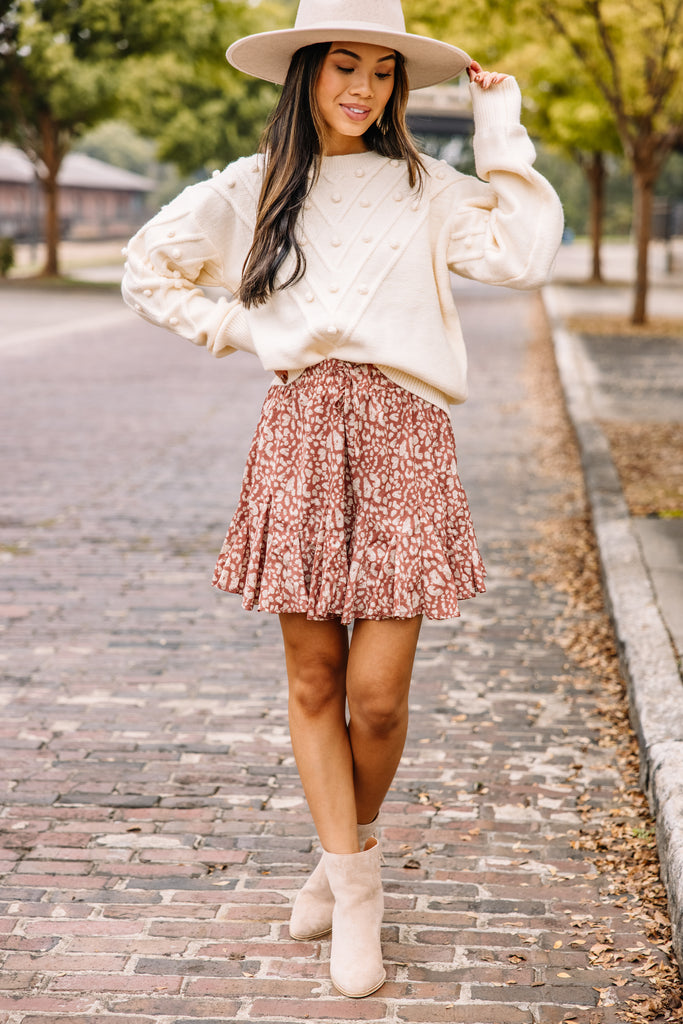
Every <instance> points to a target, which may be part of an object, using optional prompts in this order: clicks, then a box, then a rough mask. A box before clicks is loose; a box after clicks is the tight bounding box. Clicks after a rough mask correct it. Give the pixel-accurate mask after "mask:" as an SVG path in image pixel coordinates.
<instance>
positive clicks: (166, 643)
mask: <svg viewBox="0 0 683 1024" xmlns="http://www.w3.org/2000/svg"><path fill="white" fill-rule="evenodd" d="M459 290H460V294H461V309H462V313H463V320H464V325H465V329H466V335H467V337H468V339H469V348H470V355H471V364H472V369H471V387H472V394H473V397H472V399H471V400H470V402H468V403H467V405H466V406H464V407H462V408H460V409H458V410H457V411H456V413H455V423H456V434H457V437H458V442H459V450H460V453H461V454H460V458H461V462H460V468H461V474H462V477H463V481H464V483H465V486H466V488H467V489H468V492H469V494H470V499H471V504H472V507H473V512H474V517H475V523H476V524H477V527H478V533H479V537H480V541H481V544H482V548H483V551H484V555H485V558H486V560H487V563H488V568H489V573H490V575H489V589H488V593H487V594H486V595H483V596H480V597H478V598H477V599H476V600H475V601H470V602H467V603H466V604H465V605H464V608H463V617H462V619H461V620H459V621H457V622H448V623H441V624H428V625H426V626H425V628H424V631H423V639H422V644H421V648H420V652H419V655H418V658H417V662H416V667H415V675H414V683H413V691H412V719H411V728H410V734H409V739H408V744H407V748H406V754H405V757H404V760H403V763H402V766H401V768H400V770H399V774H398V776H397V779H396V782H395V786H394V788H393V790H392V792H391V793H390V796H389V800H388V802H387V805H386V814H385V830H384V845H385V857H386V864H385V868H384V878H385V883H386V892H387V913H386V917H385V927H384V933H383V938H384V949H385V956H386V961H387V971H388V982H387V984H386V985H385V986H384V987H383V988H382V989H381V990H380V991H379V992H377V993H376V994H375V995H374V996H372V997H370V998H368V999H365V1000H356V1001H352V1000H348V999H345V998H343V997H341V996H339V995H337V994H336V992H335V990H334V989H333V988H332V986H331V984H330V982H329V978H328V954H329V943H328V942H327V941H324V942H317V943H303V942H293V941H292V940H290V939H289V938H288V934H287V919H288V914H289V906H290V902H291V898H292V895H293V893H294V891H295V889H296V888H297V887H298V886H299V885H300V884H301V882H302V879H303V878H304V875H305V872H307V871H308V870H309V869H310V867H311V866H312V864H314V863H315V859H316V856H317V854H316V852H315V849H314V848H313V847H312V845H311V826H310V823H309V820H308V816H307V813H306V810H305V806H304V802H303V798H302V794H301V790H300V787H299V783H298V777H297V774H296V770H295V767H294V764H293V761H292V757H291V752H290V746H289V739H288V730H287V719H286V698H285V693H286V687H285V678H284V670H283V666H282V662H281V651H280V638H279V629H278V625H277V621H276V620H275V619H274V618H271V617H263V616H259V615H257V614H255V613H246V612H243V611H242V610H241V608H240V605H239V600H238V599H237V598H234V597H230V596H226V595H222V594H217V593H215V592H214V591H212V590H211V588H210V586H209V579H210V576H211V572H212V568H213V562H214V558H215V555H216V553H217V551H218V549H219V547H220V544H221V541H222V539H223V533H224V530H225V526H226V525H227V522H228V520H229V517H230V512H231V508H232V504H233V502H234V500H235V498H236V494H237V490H238V486H239V479H240V476H241V472H242V466H243V461H244V456H245V452H246V448H247V445H248V442H249V439H250V435H251V432H252V430H253V427H254V425H255V422H256V419H257V416H258V411H259V405H260V400H261V397H262V395H263V393H264V391H265V388H266V386H267V382H268V378H267V376H266V375H264V374H263V373H262V372H261V371H260V369H259V368H258V365H257V363H256V361H255V360H250V359H248V358H246V357H242V356H231V357H230V358H228V359H224V360H220V361H215V360H213V359H212V358H210V357H208V356H207V355H206V354H205V353H203V352H201V351H198V350H195V349H194V348H193V347H192V346H191V345H189V344H188V343H187V342H182V341H180V340H177V339H175V338H173V337H171V336H170V335H168V336H167V335H165V334H163V333H162V332H161V331H158V330H156V329H154V328H151V327H148V326H147V325H145V324H143V323H142V322H138V321H137V320H135V319H134V318H133V317H132V315H130V316H129V315H128V314H127V313H125V312H122V311H121V307H120V305H119V301H120V300H119V299H118V297H117V296H116V295H115V294H113V293H106V292H102V293H101V294H97V293H96V294H95V295H93V294H92V293H89V294H88V295H87V296H86V298H85V301H84V302H83V303H82V300H81V298H79V293H68V294H67V295H61V294H56V295H52V294H51V293H49V292H43V293H35V294H32V293H29V292H27V291H25V290H22V291H19V290H17V291H16V292H15V291H11V290H9V289H5V290H4V291H3V292H2V293H1V294H0V303H2V304H3V310H6V311H5V312H3V322H4V323H5V325H7V324H9V325H10V328H9V334H7V331H5V335H4V337H3V339H2V341H0V425H1V431H0V436H1V438H2V442H1V443H2V480H3V486H2V493H1V494H0V616H1V619H0V636H1V638H2V646H1V653H0V658H1V659H2V660H1V661H0V670H1V671H2V686H1V689H0V701H1V703H2V720H1V721H0V745H1V747H2V751H3V757H2V771H1V781H0V785H1V786H2V799H3V804H4V811H3V812H2V816H1V817H0V826H2V829H3V842H2V851H3V852H2V853H0V858H1V859H2V864H1V865H0V866H1V867H2V870H3V871H4V872H5V874H4V880H3V882H2V888H1V889H0V934H1V935H2V948H3V950H4V954H3V957H4V962H3V969H2V974H1V977H0V1020H1V1021H3V1022H7V1024H29V1022H31V1024H66V1022H67V1021H69V1022H74V1021H87V1022H93V1024H95V1022H98V1024H99V1022H111V1024H147V1022H151V1021H154V1022H156V1024H189V1022H191V1021H202V1022H204V1024H218V1022H219V1021H220V1022H229V1021H242V1020H245V1021H258V1022H260V1024H264V1022H273V1024H274V1022H276V1021H287V1022H290V1024H292V1022H301V1021H325V1022H327V1021H366V1020H386V1021H395V1022H438V1021H449V1022H454V1024H460V1022H462V1024H499V1022H500V1024H559V1022H563V1021H567V1022H570V1024H609V1022H611V1021H615V1020H617V1016H616V1013H617V1005H616V1004H617V1003H618V1002H619V1001H622V1002H623V1001H624V1000H626V999H628V998H629V997H630V996H633V995H634V994H636V993H639V992H643V993H647V992H648V991H649V989H648V987H647V982H646V981H644V980H642V979H639V977H638V976H637V975H634V974H633V967H634V966H636V964H637V963H638V957H640V960H641V961H642V959H643V956H644V955H645V954H647V953H648V952H649V951H650V949H651V948H653V947H651V943H650V940H649V938H648V936H647V935H646V934H645V931H644V929H643V927H642V926H641V925H639V924H638V921H637V918H636V919H632V916H631V914H630V907H629V902H628V900H624V899H621V900H617V897H616V896H615V895H614V894H612V893H610V891H609V887H607V886H606V885H605V884H604V882H603V880H602V879H601V877H600V876H599V875H598V873H597V872H596V870H595V868H594V864H593V861H592V859H591V855H590V854H589V853H588V852H586V851H584V850H582V849H579V848H576V846H573V845H572V843H575V841H576V838H577V835H578V830H579V828H580V827H581V814H580V807H581V801H582V800H583V799H585V794H586V793H587V792H590V793H591V796H592V799H593V801H597V802H598V803H602V804H603V805H604V806H607V807H608V806H609V805H610V804H611V803H612V802H613V801H614V800H615V794H616V792H617V791H618V788H619V786H620V777H619V773H618V771H617V769H616V767H615V763H614V760H613V754H612V752H611V751H610V749H609V748H607V747H603V746H598V745H597V743H596V737H597V728H598V718H597V703H596V702H597V699H598V698H597V695H596V694H595V693H594V692H593V690H592V688H591V687H587V686H585V685H583V686H575V685H574V682H575V680H574V679H573V678H572V674H571V672H572V670H571V668H570V666H569V663H568V662H567V661H566V655H565V653H564V651H563V649H562V647H561V646H560V644H559V643H558V638H557V629H558V627H557V620H558V616H559V615H560V613H561V612H562V610H563V608H564V603H565V598H564V597H563V596H562V594H560V593H559V592H555V591H552V590H549V589H548V588H547V587H546V588H541V587H539V586H537V585H535V584H534V583H533V582H532V581H531V576H532V574H533V573H534V571H535V568H536V562H535V559H536V555H535V554H534V551H533V546H534V545H535V544H537V543H538V541H539V532H538V528H537V525H536V524H537V523H538V522H539V521H541V520H543V519H544V517H546V516H547V515H548V514H549V511H548V510H549V508H550V507H551V505H552V500H553V496H554V495H555V493H556V491H557V488H558V486H559V483H558V482H557V481H548V480H546V479H543V478H542V477H541V476H539V470H538V463H537V458H536V444H537V437H536V429H535V428H534V426H533V415H532V413H533V410H532V409H531V408H530V407H529V404H528V398H527V395H526V392H525V378H524V365H525V358H526V351H527V344H528V341H529V338H530V333H531V325H532V313H533V311H534V310H535V309H536V303H537V301H538V300H537V298H536V297H535V296H529V295H525V294H516V293H511V292H506V291H505V290H502V289H501V290H495V291H494V290H490V289H484V288H479V287H476V286H473V285H461V286H460V289H459ZM34 305H35V310H36V312H35V317H34V319H33V320H32V319H31V317H32V314H33V306H34ZM25 316H27V317H28V318H29V319H28V322H27V323H25V324H24V323H22V321H23V319H24V317H25ZM65 317H66V318H67V319H68V320H69V325H68V329H66V330H64V329H61V330H60V329H59V327H58V324H59V322H60V320H62V319H63V318H65ZM33 323H35V324H36V325H37V328H39V329H36V330H33V329H32V324H33ZM596 943H597V944H602V945H603V946H604V947H605V948H608V947H609V948H612V947H613V948H614V949H615V950H616V951H617V952H621V953H622V954H623V961H622V963H621V964H620V966H619V968H618V969H616V970H615V969H612V970H608V969H603V968H600V967H598V966H595V965H592V964H591V957H590V956H589V950H590V949H591V947H594V945H595V944H596ZM593 959H594V958H593Z"/></svg>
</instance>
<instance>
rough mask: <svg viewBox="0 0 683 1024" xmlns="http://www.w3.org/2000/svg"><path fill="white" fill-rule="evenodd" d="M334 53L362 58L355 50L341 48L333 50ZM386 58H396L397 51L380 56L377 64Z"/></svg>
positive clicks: (355, 58)
mask: <svg viewBox="0 0 683 1024" xmlns="http://www.w3.org/2000/svg"><path fill="white" fill-rule="evenodd" d="M332 53H333V54H335V53H345V54H346V56H347V57H353V59H354V60H360V57H359V56H358V54H357V53H354V52H353V50H342V49H341V48H340V49H339V50H332ZM385 60H396V54H395V53H388V54H387V55H386V57H380V58H379V60H378V61H377V62H376V63H377V64H382V63H383V62H384V61H385Z"/></svg>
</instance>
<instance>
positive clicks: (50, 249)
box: [40, 116, 63, 277]
mask: <svg viewBox="0 0 683 1024" xmlns="http://www.w3.org/2000/svg"><path fill="white" fill-rule="evenodd" d="M40 129H41V132H40V134H41V142H42V150H43V151H42V153H41V157H42V161H43V163H44V165H45V170H44V172H43V174H41V176H40V181H41V184H42V186H43V191H44V193H45V249H46V254H45V265H44V267H43V269H42V270H41V275H42V276H43V277H58V276H59V234H60V231H59V185H58V184H57V175H58V174H59V169H60V167H61V166H62V159H63V153H62V152H61V148H60V145H59V130H58V128H57V126H56V125H55V123H54V122H53V121H52V120H51V119H50V117H49V116H46V117H44V118H43V120H42V123H41V126H40Z"/></svg>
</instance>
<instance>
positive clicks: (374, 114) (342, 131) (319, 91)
mask: <svg viewBox="0 0 683 1024" xmlns="http://www.w3.org/2000/svg"><path fill="white" fill-rule="evenodd" d="M395 62H396V54H395V53H394V51H393V50H392V49H390V47H388V46H375V45H374V44H373V43H343V42H342V43H332V45H331V46H330V49H329V53H328V54H327V57H326V58H325V62H324V64H323V66H322V69H321V71H320V75H319V76H318V81H317V83H316V99H317V101H318V107H319V108H320V113H321V114H322V116H323V118H324V119H325V123H326V125H327V130H328V137H327V146H326V149H325V153H326V155H327V156H343V155H344V154H347V153H362V152H364V151H365V150H366V149H367V146H366V145H365V143H364V141H363V138H362V136H363V135H364V133H365V132H366V131H367V130H368V128H369V127H370V126H371V125H372V124H374V123H375V121H376V120H377V118H378V117H380V115H381V114H382V111H383V110H384V108H385V107H386V105H387V103H388V101H389V97H390V96H391V93H392V91H393V88H394V67H395Z"/></svg>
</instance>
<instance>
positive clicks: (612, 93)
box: [472, 0, 683, 323]
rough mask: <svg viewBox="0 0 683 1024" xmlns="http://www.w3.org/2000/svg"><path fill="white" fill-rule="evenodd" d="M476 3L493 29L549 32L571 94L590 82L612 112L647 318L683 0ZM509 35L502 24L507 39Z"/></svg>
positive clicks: (682, 100) (681, 72) (679, 85)
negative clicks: (651, 246) (630, 190)
mask: <svg viewBox="0 0 683 1024" xmlns="http://www.w3.org/2000/svg"><path fill="white" fill-rule="evenodd" d="M472 7H473V9H474V10H475V11H476V12H480V13H483V14H484V15H485V17H486V18H488V17H489V16H490V18H491V21H490V26H491V31H492V32H493V33H494V34H495V33H496V32H497V26H498V25H499V24H500V21H501V19H502V20H503V22H504V23H506V24H507V25H513V26H515V27H516V32H517V33H518V37H522V36H524V37H528V38H530V39H536V40H539V39H543V38H545V42H544V46H545V48H546V50H547V52H548V54H549V56H550V57H551V59H553V60H555V61H556V62H557V66H558V68H560V69H561V70H564V72H565V74H566V76H567V79H568V86H569V92H570V95H572V96H573V97H574V98H576V97H578V96H580V95H581V94H583V95H585V91H586V83H589V84H590V87H591V88H592V89H593V91H594V102H595V103H596V104H601V105H602V106H603V107H604V109H605V110H607V111H608V112H609V115H610V118H611V120H612V122H613V124H614V126H615V129H616V132H617V133H618V136H619V140H620V143H621V146H622V148H623V151H624V153H625V155H626V157H627V159H628V161H629V164H630V166H631V170H632V173H633V178H634V193H635V210H634V213H635V216H634V222H635V225H636V231H637V240H638V245H637V248H638V258H637V275H636V286H635V293H634V304H633V320H634V322H635V323H642V322H643V321H644V320H645V318H646V299H647V259H648V243H649V239H650V228H651V218H652V197H653V191H654V186H655V183H656V181H657V178H658V176H659V174H660V172H661V170H662V168H663V166H664V164H665V162H666V160H667V158H668V156H669V154H670V153H671V151H672V150H673V149H674V147H675V146H677V145H681V143H683V127H682V126H683V61H682V60H681V53H683V0H472ZM539 32H540V36H539ZM510 36H511V33H510V29H509V28H506V29H504V31H503V34H502V36H501V38H502V39H503V41H504V43H508V42H509V41H510ZM568 56H571V63H569V64H567V63H566V61H567V58H568ZM531 59H532V61H533V57H532V58H531ZM577 66H578V67H579V68H580V69H581V74H580V75H576V74H575V69H576V67H577ZM520 77H521V75H520ZM580 107H581V105H580V104H578V105H577V108H576V110H577V111H578V112H580ZM555 114H556V117H559V115H560V111H558V109H557V108H556V111H555Z"/></svg>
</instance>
